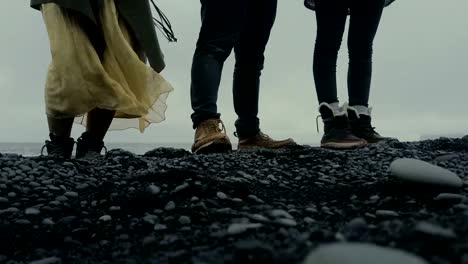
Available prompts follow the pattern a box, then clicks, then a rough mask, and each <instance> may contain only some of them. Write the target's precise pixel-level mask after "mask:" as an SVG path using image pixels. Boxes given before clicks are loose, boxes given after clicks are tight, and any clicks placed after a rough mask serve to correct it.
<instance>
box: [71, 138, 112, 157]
mask: <svg viewBox="0 0 468 264" xmlns="http://www.w3.org/2000/svg"><path fill="white" fill-rule="evenodd" d="M103 149H104V150H105V151H107V149H106V147H105V146H104V141H102V140H98V139H96V138H95V137H93V136H92V135H90V134H89V133H88V132H84V133H83V134H82V135H81V137H80V138H78V140H77V142H76V158H77V159H80V158H84V157H85V156H90V155H92V156H93V157H97V156H100V155H101V152H102V150H103Z"/></svg>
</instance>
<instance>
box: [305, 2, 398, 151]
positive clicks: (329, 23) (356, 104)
mask: <svg viewBox="0 0 468 264" xmlns="http://www.w3.org/2000/svg"><path fill="white" fill-rule="evenodd" d="M392 2H394V0H305V2H304V4H305V6H306V7H307V8H309V9H312V10H314V11H315V14H316V19H317V38H316V42H315V50H314V60H313V73H314V80H315V88H316V92H317V97H318V101H319V112H320V115H321V117H322V120H323V122H324V130H325V131H324V135H323V137H322V140H321V144H320V145H321V146H322V147H324V148H336V149H347V148H355V147H360V146H364V145H366V144H367V143H376V142H379V141H382V140H385V139H387V138H385V137H382V136H381V135H379V133H377V132H376V131H375V128H374V127H373V126H372V124H371V110H372V109H371V108H370V107H369V94H370V88H371V77H372V52H373V41H374V38H375V35H376V33H377V30H378V27H379V23H380V19H381V17H382V12H383V9H384V7H385V6H388V5H390V4H391V3H392ZM348 15H349V20H350V22H349V33H348V52H349V69H348V98H349V102H348V103H345V104H344V105H342V106H340V105H339V100H338V96H337V83H336V65H337V56H338V51H339V49H340V46H341V42H342V38H343V33H344V30H345V25H346V20H347V17H348Z"/></svg>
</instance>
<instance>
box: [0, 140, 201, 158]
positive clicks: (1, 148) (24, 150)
mask: <svg viewBox="0 0 468 264" xmlns="http://www.w3.org/2000/svg"><path fill="white" fill-rule="evenodd" d="M191 144H192V143H191V142H187V143H181V142H178V143H161V142H158V143H120V142H110V143H106V148H107V150H108V151H109V150H112V149H124V150H127V151H130V152H132V153H135V154H138V155H142V154H145V153H146V152H148V151H150V150H152V149H155V148H163V147H165V148H176V149H185V150H190V148H191ZM43 146H44V143H41V142H8V143H0V153H3V154H18V155H22V156H25V157H31V156H40V155H41V149H42V147H43Z"/></svg>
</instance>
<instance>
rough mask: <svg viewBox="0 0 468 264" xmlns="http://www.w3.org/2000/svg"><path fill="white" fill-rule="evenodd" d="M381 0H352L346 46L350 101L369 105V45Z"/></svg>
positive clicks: (371, 41)
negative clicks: (347, 51)
mask: <svg viewBox="0 0 468 264" xmlns="http://www.w3.org/2000/svg"><path fill="white" fill-rule="evenodd" d="M384 4H385V1H384V0H357V1H351V18H350V26H349V37H348V50H349V71H348V95H349V104H350V105H351V106H354V105H362V106H366V107H367V106H368V102H369V93H370V87H371V77H372V45H373V41H374V37H375V35H376V33H377V29H378V27H379V22H380V18H381V16H382V10H383V8H384Z"/></svg>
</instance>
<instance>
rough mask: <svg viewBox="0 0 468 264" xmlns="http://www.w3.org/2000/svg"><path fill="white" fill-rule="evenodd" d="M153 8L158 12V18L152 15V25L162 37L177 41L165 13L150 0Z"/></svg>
mask: <svg viewBox="0 0 468 264" xmlns="http://www.w3.org/2000/svg"><path fill="white" fill-rule="evenodd" d="M151 3H152V4H153V7H154V9H155V10H156V12H157V13H158V16H159V19H160V20H158V19H156V18H154V17H153V22H154V25H155V26H156V27H157V28H158V29H159V30H160V31H161V32H162V33H163V34H164V37H166V38H167V40H169V42H177V38H176V37H175V35H174V31H173V30H172V25H171V22H170V21H169V19H168V18H167V17H166V15H165V14H164V13H163V12H162V11H161V9H159V8H158V6H157V5H156V4H155V3H154V0H151Z"/></svg>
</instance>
